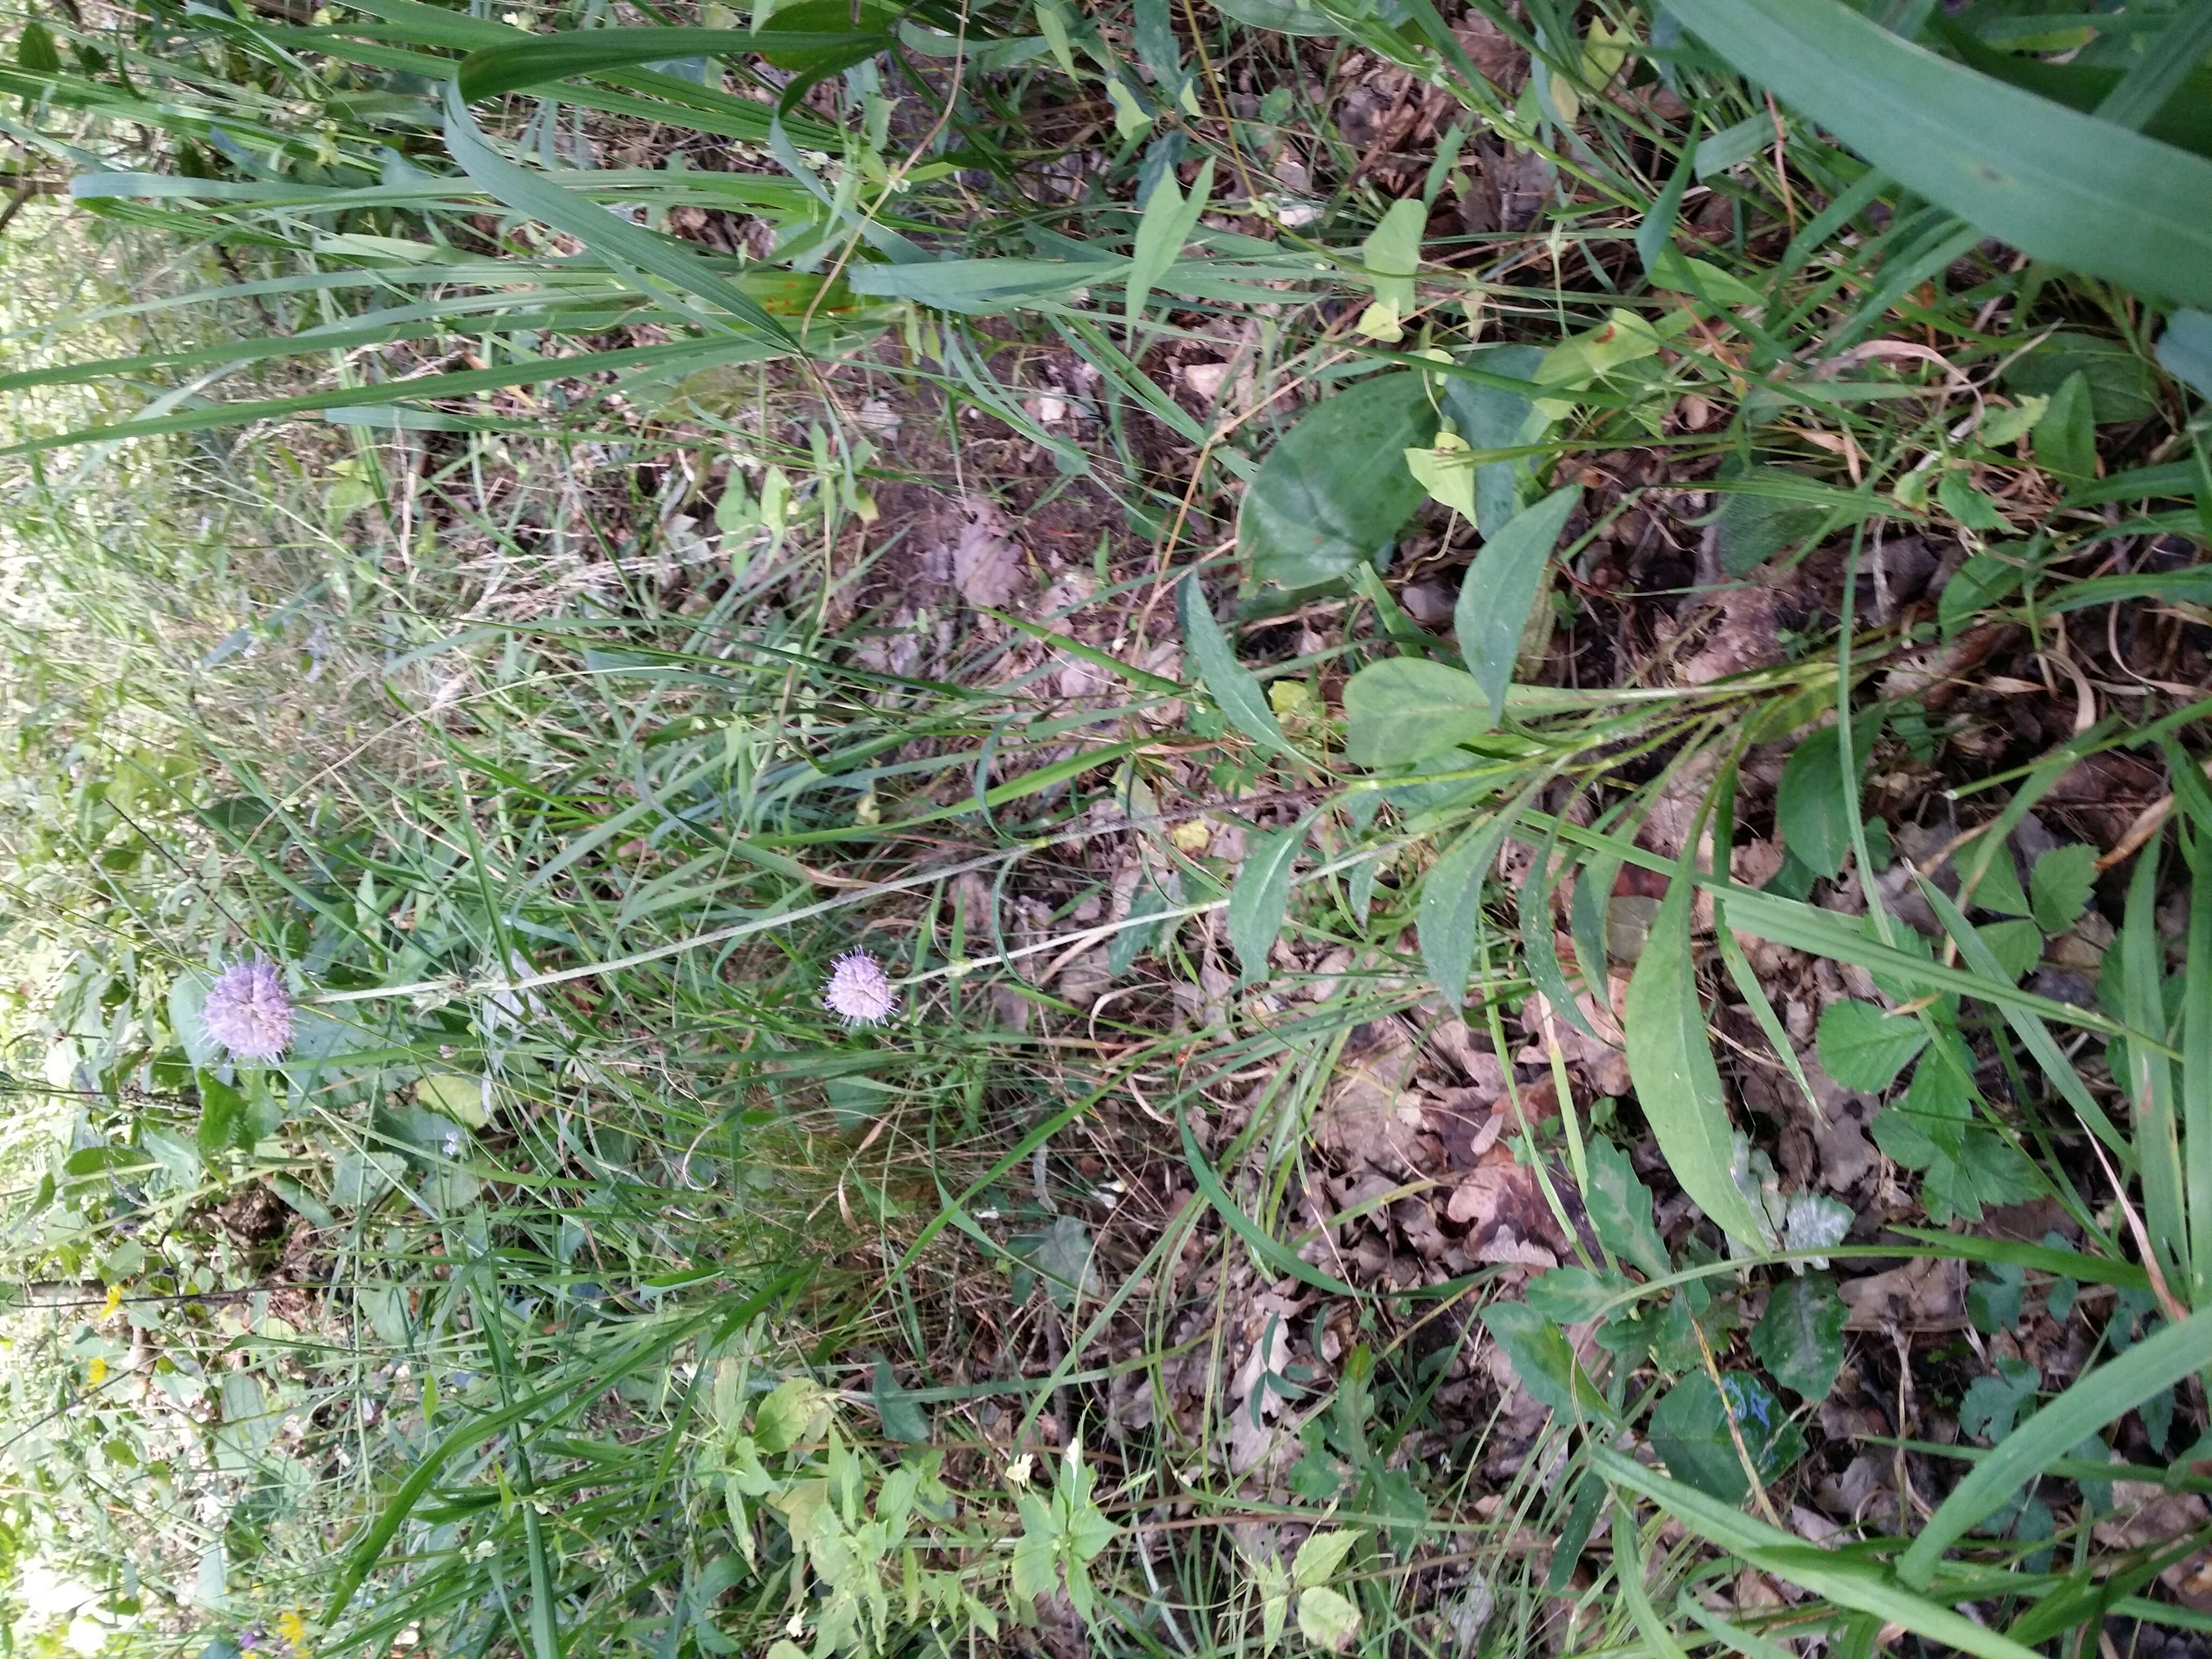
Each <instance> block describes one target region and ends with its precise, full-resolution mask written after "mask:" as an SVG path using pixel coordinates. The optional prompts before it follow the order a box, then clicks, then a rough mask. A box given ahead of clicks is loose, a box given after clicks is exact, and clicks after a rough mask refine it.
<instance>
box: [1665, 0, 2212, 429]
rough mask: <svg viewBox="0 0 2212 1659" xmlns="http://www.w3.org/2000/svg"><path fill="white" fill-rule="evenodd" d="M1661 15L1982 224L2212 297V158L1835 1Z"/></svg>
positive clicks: (2189, 298) (2082, 265) (2027, 248)
mask: <svg viewBox="0 0 2212 1659" xmlns="http://www.w3.org/2000/svg"><path fill="white" fill-rule="evenodd" d="M1668 12H1669V13H1670V14H1671V15H1674V16H1675V17H1677V18H1679V19H1680V20H1681V21H1682V23H1683V24H1684V25H1685V26H1686V27H1689V28H1691V29H1692V30H1694V31H1696V33H1698V34H1699V37H1700V38H1702V39H1703V40H1704V41H1705V44H1706V45H1707V46H1711V48H1712V49H1713V50H1714V51H1716V52H1718V53H1719V54H1720V55H1721V56H1722V57H1723V58H1726V59H1728V61H1729V63H1730V64H1733V65H1735V68H1737V69H1738V70H1741V71H1742V72H1743V73H1744V74H1746V75H1747V76H1750V77H1751V78H1752V79H1753V80H1754V81H1757V82H1760V83H1761V84H1762V85H1764V86H1765V87H1767V88H1769V89H1771V91H1773V92H1774V93H1775V94H1777V95H1778V97H1780V98H1782V99H1783V100H1785V101H1786V102H1788V103H1790V104H1792V105H1794V106H1796V107H1797V108H1798V109H1799V110H1801V111H1802V112H1804V113H1805V114H1807V115H1808V116H1809V117H1811V118H1813V119H1814V121H1817V122H1818V123H1820V125H1822V126H1824V127H1826V128H1827V129H1828V130H1829V131H1831V132H1832V133H1833V134H1835V136H1836V137H1837V138H1838V139H1839V140H1840V141H1841V142H1842V143H1844V144H1846V145H1848V146H1850V148H1851V149H1855V150H1857V151H1858V152H1859V154H1860V155H1863V156H1865V157H1866V159H1867V160H1868V161H1871V162H1872V163H1874V165H1875V167H1879V168H1881V170H1882V171H1883V172H1884V173H1887V174H1889V176H1890V177H1892V178H1893V179H1896V180H1898V181H1899V183H1900V184H1903V185H1905V186H1907V187H1908V188H1910V189H1911V190H1912V191H1915V192H1917V194H1919V195H1921V196H1923V197H1927V198H1928V199H1929V201H1931V202H1935V203H1938V204H1941V205H1942V206H1944V207H1947V208H1948V209H1950V210H1951V211H1952V212H1954V213H1956V214H1958V215H1960V216H1961V217H1963V218H1966V219H1967V220H1969V221H1971V222H1972V223H1973V224H1974V225H1975V226H1977V227H1978V228H1980V229H1981V230H1983V231H1984V232H1985V233H1987V234H1990V235H1993V236H1996V237H1997V238H1999V239H2000V240H2003V241H2006V242H2009V243H2010V244H2012V245H2013V246H2015V247H2017V248H2020V249H2021V250H2022V251H2023V252H2027V254H2029V255H2030V256H2031V257H2033V258H2039V259H2047V260H2049V261H2051V263H2052V264H2058V265H2063V266H2066V267H2068V268H2069V269H2072V270H2081V271H2087V272H2088V273H2089V274H2091V275H2093V276H2104V277H2108V278H2110V279H2112V281H2114V282H2117V283H2122V284H2123V285H2124V286H2126V287H2128V288H2131V289H2136V290H2137V291H2138V292H2142V293H2146V294H2156V295H2167V296H2170V297H2172V298H2173V299H2177V300H2181V301H2185V302H2188V303H2190V304H2195V305H2203V304H2208V303H2212V161H2206V160H2205V159H2204V158H2203V157H2202V156H2198V155H2191V154H2189V153H2188V152H2187V151H2185V150H2180V149H2174V148H2172V146H2170V145H2166V144H2161V143H2158V142H2157V141H2156V140H2154V139H2150V138H2146V137H2142V135H2141V134H2139V133H2134V132H2130V131H2125V130H2124V129H2123V128H2120V127H2116V126H2114V125H2112V123H2110V122H2108V121H2100V120H2098V119H2096V118H2093V117H2092V116H2087V115H2082V114H2079V113H2077V112H2075V111H2073V110H2069V109H2067V108H2066V107H2064V106H2063V105H2059V104H2055V103H2053V102H2051V100H2048V99H2044V98H2039V97H2037V96H2036V95H2035V94H2033V93H2030V92H2023V91H2022V90H2021V89H2020V88H2017V87H2012V86H2008V85H2006V84H2004V83H2003V82H2000V81H1996V80H1993V79H1991V78H1990V77H1989V76H1985V75H1982V74H1979V73H1978V72H1977V71H1975V70H1972V69H1969V68H1967V67H1966V66H1965V65H1964V64H1955V63H1952V62H1950V61H1949V60H1948V59H1946V58H1939V57H1937V56H1936V54H1935V53H1934V52H1929V51H1927V50H1926V49H1925V48H1923V47H1921V46H1915V45H1913V44H1912V43H1911V42H1910V41H1908V40H1902V39H1900V38H1899V36H1897V35H1894V34H1893V33H1890V32H1889V31H1888V30H1887V29H1886V28H1884V27H1882V26H1881V24H1880V23H1879V22H1877V21H1875V20H1874V19H1873V18H1872V17H1869V16H1867V15H1864V14H1863V13H1861V12H1857V11H1855V10H1853V9H1851V8H1850V7H1849V6H1847V5H1844V4H1843V3H1841V0H1668ZM2029 389H2030V390H2036V391H2040V390H2041V388H2040V387H2033V388H2029Z"/></svg>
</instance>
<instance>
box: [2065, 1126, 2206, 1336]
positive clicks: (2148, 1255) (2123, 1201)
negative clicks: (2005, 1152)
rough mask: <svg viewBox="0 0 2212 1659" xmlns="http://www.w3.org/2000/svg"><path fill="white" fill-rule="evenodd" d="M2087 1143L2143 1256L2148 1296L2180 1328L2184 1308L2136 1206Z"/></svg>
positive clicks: (2092, 1141)
mask: <svg viewBox="0 0 2212 1659" xmlns="http://www.w3.org/2000/svg"><path fill="white" fill-rule="evenodd" d="M2087 1139H2088V1142H2089V1150H2090V1151H2091V1152H2094V1153H2096V1155H2097V1165H2098V1167H2099V1168H2100V1169H2101V1170H2104V1172H2105V1179H2106V1180H2107V1181H2109V1182H2112V1195H2113V1196H2114V1197H2115V1198H2117V1199H2118V1200H2119V1201H2120V1213H2121V1214H2122V1215H2123V1216H2124V1217H2125V1218H2127V1224H2128V1231H2130V1233H2133V1234H2134V1235H2135V1240H2136V1249H2138V1250H2140V1251H2142V1261H2143V1271H2144V1272H2145V1273H2148V1274H2149V1275H2150V1288H2151V1294H2152V1295H2154V1296H2155V1297H2158V1305H2159V1310H2160V1312H2162V1313H2163V1314H2165V1316H2166V1317H2167V1318H2168V1319H2170V1320H2172V1322H2174V1323H2175V1324H2177V1325H2179V1324H2180V1323H2181V1322H2182V1321H2184V1320H2185V1319H2186V1318H2188V1317H2189V1310H2188V1309H2186V1308H2185V1307H2183V1306H2182V1305H2181V1303H2180V1300H2179V1298H2178V1297H2175V1295H2174V1294H2173V1292H2172V1291H2171V1290H2169V1289H2167V1288H2166V1274H2165V1273H2163V1272H2162V1271H2161V1270H2160V1267H2159V1263H2158V1252H2157V1251H2155V1250H2154V1249H2151V1247H2150V1234H2149V1233H2148V1231H2145V1230H2144V1227H2143V1224H2142V1217H2141V1216H2139V1215H2137V1214H2136V1206H2134V1205H2132V1204H2130V1203H2129V1202H2128V1189H2127V1188H2125V1187H2124V1186H2122V1185H2121V1184H2120V1178H2119V1176H2118V1175H2117V1174H2115V1173H2114V1172H2113V1170H2112V1162H2111V1160H2110V1159H2108V1158H2106V1156H2105V1149H2104V1148H2103V1147H2102V1146H2099V1145H2098V1144H2097V1137H2096V1136H2094V1135H2090V1136H2089V1137H2087Z"/></svg>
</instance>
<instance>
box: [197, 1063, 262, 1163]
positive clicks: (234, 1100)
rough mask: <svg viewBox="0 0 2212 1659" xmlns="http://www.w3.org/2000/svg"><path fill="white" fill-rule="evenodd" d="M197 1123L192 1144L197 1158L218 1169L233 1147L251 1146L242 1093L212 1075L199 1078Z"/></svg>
mask: <svg viewBox="0 0 2212 1659" xmlns="http://www.w3.org/2000/svg"><path fill="white" fill-rule="evenodd" d="M199 1094H200V1121H199V1127H198V1128H197V1130H195V1131H194V1132H193V1135H192V1140H193V1144H194V1145H195V1146H197V1147H198V1149H199V1154H200V1156H201V1158H204V1159H205V1160H206V1161H207V1162H208V1163H210V1164H216V1165H218V1166H220V1164H221V1163H222V1155H223V1154H224V1153H225V1152H228V1151H230V1150H231V1149H232V1148H233V1147H246V1146H252V1144H253V1131H252V1121H253V1115H252V1108H251V1106H250V1104H249V1103H247V1101H246V1091H244V1090H243V1089H240V1088H236V1087H234V1086H233V1085H230V1084H228V1083H225V1082H224V1081H223V1080H222V1079H220V1078H218V1077H216V1075H215V1073H212V1072H202V1073H200V1074H199Z"/></svg>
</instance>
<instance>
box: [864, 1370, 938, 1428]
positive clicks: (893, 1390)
mask: <svg viewBox="0 0 2212 1659" xmlns="http://www.w3.org/2000/svg"><path fill="white" fill-rule="evenodd" d="M868 1397H869V1400H870V1401H871V1402H872V1404H873V1405H874V1407H875V1408H876V1418H877V1420H878V1422H880V1423H881V1424H882V1425H883V1426H884V1439H886V1440H902V1441H904V1442H905V1443H907V1444H908V1445H909V1446H926V1445H927V1444H928V1443H929V1413H928V1412H927V1411H926V1410H924V1409H923V1408H922V1407H921V1405H920V1404H918V1403H917V1402H916V1401H915V1399H914V1398H913V1396H912V1395H908V1393H907V1392H906V1391H905V1390H904V1389H901V1388H900V1387H899V1385H898V1379H897V1378H896V1376H892V1375H891V1368H890V1361H889V1360H884V1359H878V1361H876V1372H875V1386H874V1388H873V1389H871V1390H870V1393H869V1396H868Z"/></svg>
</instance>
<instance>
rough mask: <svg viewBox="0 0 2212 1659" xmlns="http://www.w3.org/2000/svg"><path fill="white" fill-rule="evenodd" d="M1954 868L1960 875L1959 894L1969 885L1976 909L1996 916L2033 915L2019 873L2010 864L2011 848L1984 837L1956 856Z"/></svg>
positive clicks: (2011, 860) (2011, 858) (2016, 868)
mask: <svg viewBox="0 0 2212 1659" xmlns="http://www.w3.org/2000/svg"><path fill="white" fill-rule="evenodd" d="M1954 867H1955V868H1956V869H1957V870H1958V872H1959V883H1960V891H1961V893H1962V894H1963V892H1964V891H1965V890H1966V887H1968V886H1969V885H1971V886H1972V889H1973V908H1975V909H1977V910H1986V911H1988V912H1990V914H1991V915H1999V916H2025V915H2032V914H2033V910H2032V909H2031V908H2030V906H2029V904H2028V902H2027V894H2026V893H2024V892H2022V891H2021V885H2020V871H2019V869H2018V867H2017V866H2015V864H2014V863H2013V857H2012V848H2010V847H2008V845H2006V844H2005V843H2004V842H2002V841H1998V840H1996V839H1993V838H1991V837H1988V836H1984V838H1983V840H1982V841H1981V842H1977V843H1975V844H1974V845H1973V846H1972V847H1969V848H1967V849H1966V852H1964V853H1963V854H1960V856H1959V858H1958V860H1956V864H1955V866H1954Z"/></svg>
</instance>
